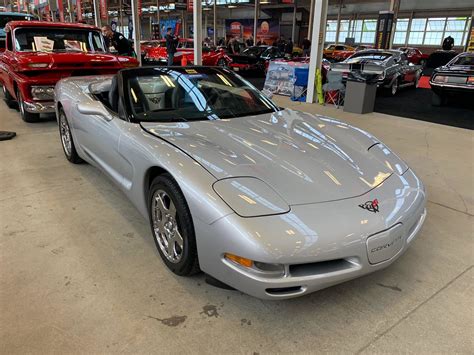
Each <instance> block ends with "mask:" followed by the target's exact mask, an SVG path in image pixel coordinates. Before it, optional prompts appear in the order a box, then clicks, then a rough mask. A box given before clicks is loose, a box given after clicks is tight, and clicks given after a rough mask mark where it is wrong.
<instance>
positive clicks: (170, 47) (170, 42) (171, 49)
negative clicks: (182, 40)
mask: <svg viewBox="0 0 474 355" xmlns="http://www.w3.org/2000/svg"><path fill="white" fill-rule="evenodd" d="M172 31H173V29H172V28H171V27H168V29H167V31H166V36H165V39H166V51H167V52H168V66H169V67H171V66H172V65H173V61H174V54H175V53H176V48H177V47H178V37H177V36H175V35H173V34H172Z"/></svg>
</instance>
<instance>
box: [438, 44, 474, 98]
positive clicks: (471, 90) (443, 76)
mask: <svg viewBox="0 0 474 355" xmlns="http://www.w3.org/2000/svg"><path fill="white" fill-rule="evenodd" d="M430 85H431V90H432V91H433V93H432V104H433V105H434V106H441V105H444V104H446V103H447V101H448V99H449V97H450V96H452V95H459V94H466V99H468V100H471V102H472V100H474V53H461V54H458V55H457V56H456V57H454V58H453V59H452V60H451V61H450V62H449V63H448V64H446V65H444V66H442V67H439V68H437V69H435V70H434V71H433V74H432V75H431V78H430Z"/></svg>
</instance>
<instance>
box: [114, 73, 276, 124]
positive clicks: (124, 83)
mask: <svg viewBox="0 0 474 355" xmlns="http://www.w3.org/2000/svg"><path fill="white" fill-rule="evenodd" d="M186 69H188V70H189V69H194V70H196V71H198V72H199V70H200V69H212V70H214V71H215V72H214V73H213V74H214V75H216V74H227V75H233V76H235V77H237V79H239V80H240V81H242V83H243V84H245V86H246V87H249V88H250V89H252V90H253V91H255V93H256V94H257V95H258V97H259V98H261V99H262V100H264V101H265V102H266V104H265V105H268V107H270V108H269V109H268V110H267V111H268V112H255V113H252V112H248V113H247V114H245V115H239V116H235V117H218V115H217V113H215V112H214V113H209V114H208V115H203V117H202V119H201V118H196V119H191V120H187V119H185V118H181V119H177V120H169V121H163V120H144V119H141V118H140V117H138V115H137V114H136V113H134V110H133V109H132V103H131V100H132V98H131V95H128V94H127V93H128V92H129V90H130V87H129V81H130V80H131V79H133V78H137V77H139V76H145V77H146V76H153V75H160V71H161V74H165V75H166V72H164V71H165V70H172V71H175V72H179V74H181V75H186V73H185V70H186ZM137 72H138V73H137ZM135 73H136V74H135ZM147 73H150V75H148V74H147ZM137 74H138V75H137ZM118 75H119V76H120V78H119V81H118V82H119V84H120V85H119V94H120V97H121V101H122V104H123V107H124V109H125V113H126V119H127V120H128V121H130V122H132V123H141V122H143V123H145V122H147V123H157V124H167V123H169V124H175V123H176V122H211V121H214V120H223V119H238V118H240V117H247V116H253V115H260V114H265V113H270V112H278V111H281V108H280V107H279V106H278V105H276V104H275V103H274V102H273V101H271V100H270V99H269V98H268V97H266V96H265V95H264V94H263V93H262V92H261V91H260V90H258V89H257V88H255V87H254V86H253V85H252V84H251V83H250V82H248V81H247V80H245V79H244V78H242V77H241V76H239V75H237V74H235V73H234V72H233V71H231V70H228V69H226V68H220V67H205V66H196V67H190V68H185V67H176V68H166V67H140V68H131V69H123V70H121V71H120V72H119V74H118ZM168 111H171V110H168ZM221 116H222V115H221ZM210 117H212V119H211V118H210Z"/></svg>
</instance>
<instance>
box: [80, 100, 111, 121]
mask: <svg viewBox="0 0 474 355" xmlns="http://www.w3.org/2000/svg"><path fill="white" fill-rule="evenodd" d="M77 111H79V113H82V114H83V115H96V116H100V117H102V118H103V119H105V120H106V121H111V120H112V116H111V115H110V113H109V112H108V111H107V109H106V108H105V107H104V106H103V105H102V104H101V103H97V104H91V103H78V104H77Z"/></svg>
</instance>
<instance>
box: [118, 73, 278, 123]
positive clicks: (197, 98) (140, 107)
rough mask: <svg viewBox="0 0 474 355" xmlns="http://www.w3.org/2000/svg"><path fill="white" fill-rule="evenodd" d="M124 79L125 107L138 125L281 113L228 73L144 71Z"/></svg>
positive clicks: (238, 78)
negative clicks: (141, 122) (140, 122)
mask: <svg viewBox="0 0 474 355" xmlns="http://www.w3.org/2000/svg"><path fill="white" fill-rule="evenodd" d="M122 75H123V76H124V92H125V105H126V107H127V111H129V113H131V115H132V116H133V118H134V119H135V120H136V121H147V122H177V121H200V120H216V119H224V118H235V117H242V116H250V115H259V114H263V113H269V112H275V111H278V110H279V109H278V107H277V106H276V105H275V104H273V103H272V102H271V101H270V100H269V99H268V98H266V97H265V96H263V95H262V94H261V93H260V92H259V91H258V90H257V89H255V88H254V87H253V86H252V85H251V84H249V83H248V82H246V81H244V80H243V79H241V78H240V77H238V76H236V75H235V74H233V73H232V72H230V71H229V70H227V69H218V68H192V69H191V68H176V69H167V68H141V69H136V70H127V71H124V72H123V74H122Z"/></svg>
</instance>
